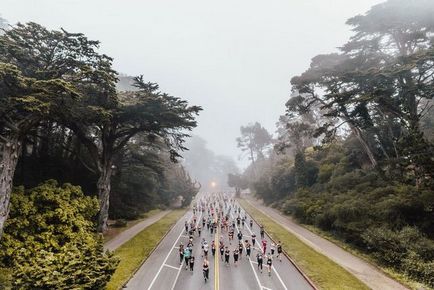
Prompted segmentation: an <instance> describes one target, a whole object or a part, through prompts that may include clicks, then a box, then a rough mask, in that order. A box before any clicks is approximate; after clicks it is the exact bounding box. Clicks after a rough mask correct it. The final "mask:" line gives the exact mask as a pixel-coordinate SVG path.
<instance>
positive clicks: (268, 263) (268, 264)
mask: <svg viewBox="0 0 434 290" xmlns="http://www.w3.org/2000/svg"><path fill="white" fill-rule="evenodd" d="M272 263H273V258H272V256H271V254H270V253H268V256H267V269H268V276H271V264H272Z"/></svg>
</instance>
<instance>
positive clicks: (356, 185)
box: [230, 0, 434, 287]
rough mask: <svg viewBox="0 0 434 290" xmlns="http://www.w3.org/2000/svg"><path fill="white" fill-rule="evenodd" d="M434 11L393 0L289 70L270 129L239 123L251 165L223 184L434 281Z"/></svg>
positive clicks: (421, 3)
mask: <svg viewBox="0 0 434 290" xmlns="http://www.w3.org/2000/svg"><path fill="white" fill-rule="evenodd" d="M433 13H434V5H432V2H430V1H426V0H417V1H405V0H389V1H385V2H384V3H382V4H379V5H376V6H373V7H372V8H371V9H370V10H369V11H368V12H367V13H366V14H364V15H358V16H355V17H353V18H350V19H349V20H348V21H347V24H348V25H350V26H351V29H352V30H353V35H352V37H351V38H350V39H349V40H348V42H347V43H345V44H343V45H342V46H341V48H340V51H339V52H338V53H332V54H327V55H318V56H315V57H314V58H313V59H312V62H311V65H310V67H309V68H308V69H307V70H306V71H305V72H303V73H302V74H300V75H299V76H295V77H293V78H292V80H291V84H292V95H291V97H290V98H289V100H288V101H287V103H286V114H285V115H283V116H281V117H280V119H279V121H278V122H277V137H276V138H274V139H270V137H269V136H270V134H267V133H265V132H264V130H265V129H264V128H263V127H262V126H261V125H260V124H258V123H255V124H249V125H248V126H247V127H241V137H240V138H238V139H237V142H238V146H239V148H240V149H241V150H242V152H246V153H248V154H247V156H248V157H249V160H250V161H251V164H250V166H249V167H248V168H247V169H246V170H245V172H244V173H243V174H241V175H236V176H235V177H236V178H234V176H231V177H232V179H231V181H232V182H231V183H230V185H231V186H232V187H234V188H235V189H236V191H238V192H239V191H240V190H241V189H244V188H247V187H248V188H250V190H251V192H253V193H254V194H255V195H256V196H257V197H258V198H261V199H263V201H264V202H265V203H266V204H268V205H271V206H274V207H276V208H278V209H279V210H281V211H282V212H283V213H285V214H287V215H291V216H293V217H294V218H295V219H296V220H297V221H299V222H300V223H303V224H307V225H311V226H314V227H316V228H318V229H320V230H321V231H323V232H326V233H327V234H328V235H330V236H331V237H333V238H334V239H336V240H339V241H340V242H342V243H345V244H347V245H348V246H349V247H351V248H353V249H355V250H357V251H358V252H360V253H362V254H363V255H366V256H367V257H369V260H370V261H373V262H375V263H376V264H377V265H379V266H380V267H382V268H384V269H393V271H394V272H395V273H397V274H395V277H397V276H401V277H404V278H403V279H401V281H411V282H410V283H409V284H412V285H425V287H434V210H433V208H434V157H433V156H434V143H433V142H434V126H433V124H434V109H433V108H434V102H433V96H434V94H433V90H434V66H433V63H434V45H433V41H432V34H433V33H434V18H433V17H432V16H431V15H432V14H433ZM240 141H241V142H240ZM407 284H408V283H407Z"/></svg>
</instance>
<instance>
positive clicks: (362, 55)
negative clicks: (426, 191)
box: [291, 0, 434, 183]
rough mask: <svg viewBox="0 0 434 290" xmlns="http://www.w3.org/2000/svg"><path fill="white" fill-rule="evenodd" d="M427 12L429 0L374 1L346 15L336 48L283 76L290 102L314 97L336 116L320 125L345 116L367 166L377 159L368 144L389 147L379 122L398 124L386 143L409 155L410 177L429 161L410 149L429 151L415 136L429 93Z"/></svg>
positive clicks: (431, 9) (430, 26)
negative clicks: (292, 95)
mask: <svg viewBox="0 0 434 290" xmlns="http://www.w3.org/2000/svg"><path fill="white" fill-rule="evenodd" d="M432 13H434V5H433V3H432V1H426V0H417V1H403V0H389V1H387V2H385V3H383V4H379V5H376V6H374V7H373V8H372V9H371V10H370V11H369V12H368V13H367V14H365V15H359V16H356V17H353V18H351V19H350V20H348V22H347V23H348V24H349V25H351V26H353V31H354V32H355V34H354V36H353V37H352V38H351V39H350V41H349V42H348V43H346V44H345V45H344V46H343V47H342V48H341V51H342V53H341V54H331V55H320V56H317V57H315V58H314V59H313V60H312V64H311V67H310V69H309V70H307V71H306V72H305V73H303V74H302V75H301V76H299V77H295V78H293V79H292V81H291V82H292V84H293V85H294V88H295V89H297V90H298V91H299V92H300V96H299V97H300V106H299V107H298V108H299V109H306V108H309V107H310V106H311V105H314V104H315V105H318V104H319V105H320V106H321V108H322V109H323V110H324V112H325V113H324V114H325V115H326V116H328V117H331V118H335V119H340V120H341V121H342V122H339V123H330V124H325V125H324V126H322V127H321V130H322V133H326V134H328V135H333V133H335V132H336V131H337V130H338V128H339V127H340V126H342V125H343V124H346V125H347V126H348V127H349V128H350V129H351V131H352V133H353V134H354V135H355V136H356V137H357V138H358V140H359V142H360V144H361V146H362V148H363V149H364V151H365V152H366V154H367V156H368V157H369V159H370V161H371V164H372V166H373V167H375V166H376V165H377V164H378V158H379V154H378V152H376V151H378V150H380V151H382V152H383V153H384V154H385V155H386V156H388V155H389V154H388V152H386V150H384V149H385V148H386V146H384V144H383V142H384V136H379V134H378V132H380V131H379V130H378V128H379V126H380V124H381V125H383V124H393V123H398V124H400V126H401V127H402V130H401V131H397V132H395V133H398V134H399V135H395V134H391V135H392V136H391V138H392V140H391V143H392V144H393V145H394V146H392V147H395V148H396V147H397V146H398V145H399V146H401V147H402V146H404V147H405V148H401V149H402V150H395V152H392V153H394V154H396V156H395V157H396V158H399V159H400V160H401V161H405V160H412V161H411V162H410V163H411V164H410V165H411V166H412V168H414V175H415V176H416V177H415V180H416V182H417V183H419V182H420V181H421V180H422V179H425V178H426V174H428V167H429V166H428V165H424V164H422V163H421V164H417V161H416V160H417V158H416V157H417V156H420V155H421V154H424V155H425V157H424V158H425V160H426V158H427V157H428V155H429V152H430V151H429V150H428V151H426V152H425V153H423V152H420V148H423V147H427V146H428V143H426V142H425V141H424V138H419V137H418V136H420V131H421V130H420V120H421V118H422V117H423V115H424V114H426V113H427V112H428V111H429V109H430V106H427V105H426V104H429V102H427V100H430V99H432V97H433V96H434V94H433V93H432V92H433V85H434V78H433V76H434V58H433V56H434V54H433V46H432V41H431V35H432V33H433V32H434V20H433V18H432V17H431V15H432ZM392 127H393V125H392V126H390V128H392ZM375 132H376V133H375ZM390 132H392V133H393V131H392V130H390ZM370 135H371V136H372V135H373V136H372V137H373V138H371V137H370ZM410 139H412V141H411V142H408V141H409V140H410ZM405 140H406V141H405ZM420 142H422V143H423V144H422V143H420ZM416 143H417V144H419V145H420V146H419V145H417V144H416ZM410 144H412V145H410ZM406 146H407V147H406ZM408 146H410V147H408ZM411 147H413V148H419V149H415V150H411ZM427 166H428V167H427Z"/></svg>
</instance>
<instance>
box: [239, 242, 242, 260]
mask: <svg viewBox="0 0 434 290" xmlns="http://www.w3.org/2000/svg"><path fill="white" fill-rule="evenodd" d="M238 250H239V252H240V260H241V258H242V256H243V241H240V242H239V243H238Z"/></svg>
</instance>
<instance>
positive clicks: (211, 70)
mask: <svg viewBox="0 0 434 290" xmlns="http://www.w3.org/2000/svg"><path fill="white" fill-rule="evenodd" d="M379 2H382V1H380V0H364V1H358V0H328V1H326V0H303V1H301V0H297V1H295V0H285V1H283V0H282V1H252V0H249V1H246V0H243V1H229V0H222V1H214V2H211V1H199V0H188V1H179V0H177V1H165V0H158V1H156V0H154V1H150V0H147V1H131V0H129V1H119V0H92V1H85V0H56V1H55V0H34V1H30V0H1V2H0V13H1V16H2V17H4V18H6V19H7V20H8V21H9V22H10V23H16V22H18V21H20V22H28V21H35V22H38V23H40V24H42V25H44V26H46V27H48V28H51V29H58V28H60V27H63V28H64V29H66V30H68V31H71V32H82V33H84V34H86V35H87V36H88V37H89V38H92V39H96V40H99V41H101V49H102V51H103V52H105V53H106V54H108V55H110V56H112V57H113V58H114V65H115V69H117V70H118V71H119V72H121V73H125V74H128V75H138V74H143V75H144V78H145V79H146V80H149V81H153V82H157V83H159V84H160V87H161V89H162V91H166V92H168V93H170V94H173V95H177V96H180V97H183V98H186V99H187V100H189V101H190V102H191V103H193V104H197V105H201V106H203V108H204V111H203V112H202V113H201V115H200V117H199V118H198V122H199V126H198V127H197V128H196V129H195V131H194V132H193V133H194V134H195V135H198V136H200V137H202V138H203V139H204V140H205V141H206V144H207V145H206V146H207V148H208V149H209V150H211V151H213V152H214V153H215V154H216V155H218V156H220V155H226V156H228V157H230V158H233V159H234V160H236V162H238V165H239V166H241V167H244V166H245V165H246V164H247V163H248V160H246V159H243V160H239V155H240V151H239V149H238V148H237V147H236V141H235V138H236V137H237V136H238V135H239V127H240V126H242V125H246V124H248V123H249V122H255V121H258V122H260V123H261V124H262V125H263V126H265V127H266V128H267V129H268V130H269V131H270V132H274V130H275V123H276V121H277V120H278V117H279V115H281V114H282V113H283V112H284V103H285V102H286V100H287V98H288V96H289V94H290V84H289V80H290V78H291V77H292V76H294V75H296V74H299V73H301V72H302V71H304V70H305V69H306V68H307V67H308V65H309V62H310V59H311V58H312V57H313V56H315V55H317V54H320V53H328V52H332V51H335V50H336V47H338V46H339V45H341V44H342V43H344V42H345V40H346V39H347V38H348V37H349V35H350V30H349V27H347V26H346V25H345V21H346V19H347V18H349V17H352V16H354V15H356V14H360V13H364V12H366V11H367V10H368V9H369V8H370V7H371V6H372V5H374V4H376V3H379Z"/></svg>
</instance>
